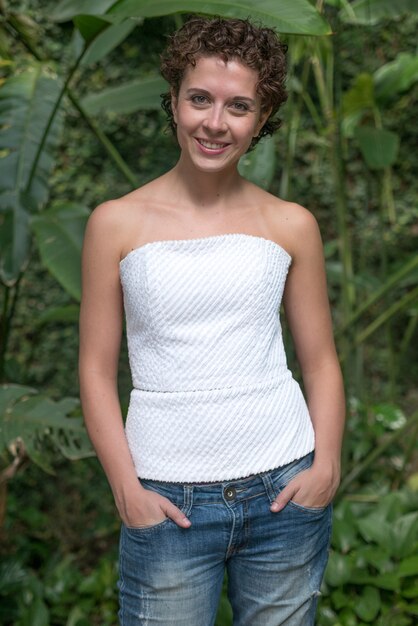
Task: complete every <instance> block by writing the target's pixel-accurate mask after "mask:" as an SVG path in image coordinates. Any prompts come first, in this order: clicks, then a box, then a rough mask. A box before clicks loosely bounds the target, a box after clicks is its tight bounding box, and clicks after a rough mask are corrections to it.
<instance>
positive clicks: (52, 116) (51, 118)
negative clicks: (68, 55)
mask: <svg viewBox="0 0 418 626" xmlns="http://www.w3.org/2000/svg"><path fill="white" fill-rule="evenodd" d="M87 49H88V46H85V47H84V49H83V51H82V53H81V54H80V55H79V56H78V58H77V60H76V62H75V63H74V65H73V67H72V68H71V69H70V71H69V73H68V75H67V78H66V80H65V82H64V84H63V86H62V88H61V91H60V93H59V95H58V98H57V100H56V101H55V104H54V107H53V109H52V111H51V113H50V116H49V119H48V123H47V125H46V126H45V129H44V132H43V135H42V138H41V141H40V142H39V145H38V149H37V151H36V155H35V158H34V160H33V163H32V167H31V170H30V173H29V178H28V183H27V185H26V193H28V194H29V193H30V188H31V186H32V182H33V179H34V177H35V172H36V168H37V167H38V163H39V159H40V158H41V154H42V150H43V149H44V146H45V142H46V140H47V137H48V133H49V131H50V129H51V126H52V124H53V122H54V119H55V116H56V114H57V111H58V108H59V106H60V104H61V100H62V99H63V97H64V94H65V92H66V91H67V89H68V85H69V83H70V81H71V79H72V77H73V76H74V74H75V72H76V71H77V68H78V66H79V65H80V63H81V60H82V58H83V56H84V55H85V53H86V52H87Z"/></svg>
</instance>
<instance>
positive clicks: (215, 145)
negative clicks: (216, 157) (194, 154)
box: [198, 139, 227, 150]
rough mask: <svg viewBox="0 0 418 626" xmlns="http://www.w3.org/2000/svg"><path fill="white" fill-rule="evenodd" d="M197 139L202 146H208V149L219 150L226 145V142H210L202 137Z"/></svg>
mask: <svg viewBox="0 0 418 626" xmlns="http://www.w3.org/2000/svg"><path fill="white" fill-rule="evenodd" d="M198 141H199V143H200V144H201V145H202V146H203V147H204V148H209V149H210V150H219V149H220V148H224V147H225V146H226V145H227V144H226V143H211V142H210V141H204V140H203V139H199V140H198Z"/></svg>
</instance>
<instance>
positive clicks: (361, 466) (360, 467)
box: [338, 411, 418, 499]
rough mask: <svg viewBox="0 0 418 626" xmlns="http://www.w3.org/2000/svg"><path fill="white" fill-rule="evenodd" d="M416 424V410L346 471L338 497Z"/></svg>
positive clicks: (417, 415)
mask: <svg viewBox="0 0 418 626" xmlns="http://www.w3.org/2000/svg"><path fill="white" fill-rule="evenodd" d="M417 424H418V411H417V412H416V413H414V414H413V415H412V416H411V417H410V418H409V420H408V421H407V422H406V424H404V426H403V427H402V428H400V429H399V430H397V431H396V432H394V433H392V434H391V435H390V436H389V437H388V438H387V439H386V441H384V442H383V443H382V444H380V446H377V448H375V449H374V450H373V451H372V452H370V454H369V455H368V456H367V457H366V458H365V459H364V461H361V462H360V463H357V464H356V466H355V467H354V468H353V469H352V470H351V472H349V473H348V475H347V476H346V477H345V478H344V479H343V481H342V482H341V485H340V488H339V490H338V499H340V498H341V496H342V495H343V494H344V492H345V491H347V488H348V487H349V486H350V485H351V483H352V482H354V480H356V479H358V478H359V477H360V476H361V475H362V474H364V472H365V471H366V470H368V469H369V467H370V466H371V465H372V464H373V463H374V462H375V461H376V460H377V459H378V458H379V457H380V456H382V455H383V454H384V453H385V452H386V450H387V449H388V448H389V447H390V446H391V445H393V444H394V443H395V442H396V441H398V439H400V438H401V437H402V436H403V435H404V434H405V433H406V432H407V431H408V430H409V428H411V427H412V426H415V425H417Z"/></svg>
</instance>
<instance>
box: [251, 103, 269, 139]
mask: <svg viewBox="0 0 418 626" xmlns="http://www.w3.org/2000/svg"><path fill="white" fill-rule="evenodd" d="M271 110H272V107H269V108H268V109H266V110H265V111H262V112H261V113H260V119H259V120H258V124H257V126H256V129H255V133H254V135H253V137H258V135H259V134H260V130H261V129H262V128H263V126H264V124H265V123H266V122H267V120H268V118H269V116H270V113H271Z"/></svg>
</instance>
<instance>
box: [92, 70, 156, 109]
mask: <svg viewBox="0 0 418 626" xmlns="http://www.w3.org/2000/svg"><path fill="white" fill-rule="evenodd" d="M167 89H168V85H167V83H166V81H165V80H164V79H163V78H161V77H160V76H150V77H147V78H139V79H136V80H132V81H129V82H126V83H124V84H122V85H119V86H118V87H108V88H107V89H103V90H102V91H100V92H98V93H93V94H90V95H88V96H86V97H85V98H83V99H82V100H81V106H82V107H83V109H84V110H85V111H86V112H87V113H88V114H89V115H97V114H98V113H102V112H104V111H107V112H109V111H112V112H114V113H134V112H135V111H138V110H146V109H159V108H160V106H161V105H160V94H161V93H162V92H164V91H167Z"/></svg>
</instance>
